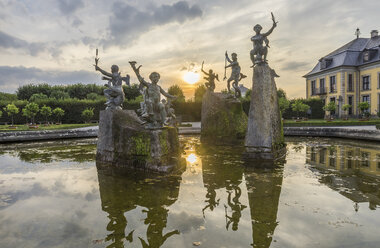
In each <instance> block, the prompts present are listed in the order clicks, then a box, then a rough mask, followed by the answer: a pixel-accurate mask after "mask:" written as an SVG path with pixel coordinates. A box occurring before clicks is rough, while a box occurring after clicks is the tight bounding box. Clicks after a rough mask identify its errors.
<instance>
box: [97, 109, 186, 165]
mask: <svg viewBox="0 0 380 248" xmlns="http://www.w3.org/2000/svg"><path fill="white" fill-rule="evenodd" d="M96 159H97V165H98V166H101V167H104V166H114V167H118V168H134V169H138V170H148V171H156V172H170V171H172V170H173V169H176V167H177V166H178V164H179V163H178V161H179V141H178V131H177V128H174V127H164V128H161V129H154V130H150V129H145V128H144V126H143V125H142V123H141V120H140V119H139V118H138V116H137V115H136V113H135V112H134V111H133V110H117V109H113V110H103V111H100V118H99V134H98V145H97V153H96Z"/></svg>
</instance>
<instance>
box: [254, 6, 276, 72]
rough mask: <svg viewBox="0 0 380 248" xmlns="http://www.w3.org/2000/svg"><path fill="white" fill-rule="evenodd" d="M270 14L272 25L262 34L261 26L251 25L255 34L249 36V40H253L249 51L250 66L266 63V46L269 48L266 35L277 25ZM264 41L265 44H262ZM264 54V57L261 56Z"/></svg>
mask: <svg viewBox="0 0 380 248" xmlns="http://www.w3.org/2000/svg"><path fill="white" fill-rule="evenodd" d="M271 15H272V21H273V25H272V27H271V28H270V29H269V30H268V32H266V33H264V34H262V33H260V32H261V30H262V29H263V27H262V26H261V25H260V24H256V25H255V26H254V27H253V30H254V31H255V32H256V35H254V36H252V37H251V41H252V42H253V49H252V50H251V52H250V55H251V60H252V63H253V65H252V67H253V66H254V65H256V64H260V63H267V54H268V48H269V40H268V38H267V37H268V36H269V35H270V34H271V33H272V32H273V30H274V28H275V27H277V23H278V22H276V20H275V18H274V15H273V13H271ZM264 43H265V46H264ZM263 56H264V58H263Z"/></svg>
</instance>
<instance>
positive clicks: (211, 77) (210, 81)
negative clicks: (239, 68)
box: [201, 61, 219, 92]
mask: <svg viewBox="0 0 380 248" xmlns="http://www.w3.org/2000/svg"><path fill="white" fill-rule="evenodd" d="M203 64H204V61H203V62H202V67H201V71H202V72H203V73H204V74H205V75H206V76H207V77H204V79H206V80H207V82H206V83H205V86H206V88H207V89H208V90H210V91H211V92H214V90H215V79H216V80H218V82H219V77H218V74H216V73H214V72H213V71H212V69H210V70H209V71H208V73H207V72H206V71H204V70H203Z"/></svg>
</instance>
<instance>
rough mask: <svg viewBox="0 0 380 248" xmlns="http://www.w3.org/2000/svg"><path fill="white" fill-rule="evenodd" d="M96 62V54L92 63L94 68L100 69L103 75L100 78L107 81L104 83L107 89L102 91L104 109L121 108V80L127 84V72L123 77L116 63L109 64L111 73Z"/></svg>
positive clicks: (122, 94)
mask: <svg viewBox="0 0 380 248" xmlns="http://www.w3.org/2000/svg"><path fill="white" fill-rule="evenodd" d="M98 62H99V58H98V57H97V56H96V58H95V65H94V66H95V70H96V71H100V72H101V73H102V74H103V75H104V76H103V77H102V79H103V80H107V81H108V83H107V84H105V86H106V87H107V89H105V90H104V91H103V92H104V95H105V96H106V98H107V101H106V103H105V105H106V109H122V106H123V102H124V99H125V95H124V91H123V87H122V85H123V81H124V82H125V83H126V84H127V85H129V75H128V74H127V75H126V76H125V77H122V76H121V74H120V72H119V67H118V66H117V65H112V66H111V73H110V72H107V71H105V70H103V69H101V68H100V67H99V66H98Z"/></svg>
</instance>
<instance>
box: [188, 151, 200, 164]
mask: <svg viewBox="0 0 380 248" xmlns="http://www.w3.org/2000/svg"><path fill="white" fill-rule="evenodd" d="M186 160H187V161H188V162H189V163H190V164H194V163H195V162H197V160H198V157H197V155H195V154H194V153H191V154H190V155H189V156H187V158H186Z"/></svg>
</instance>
